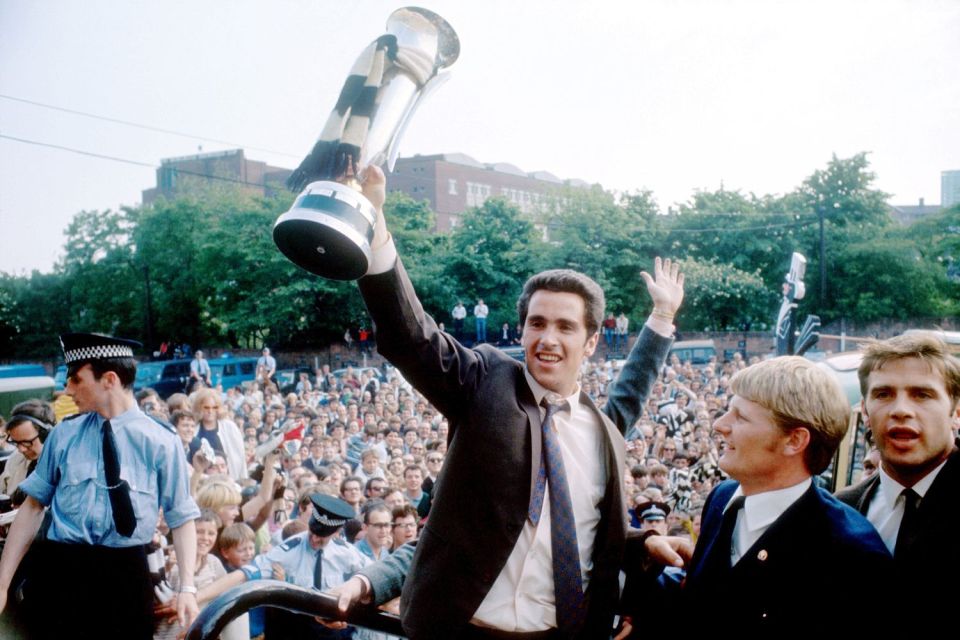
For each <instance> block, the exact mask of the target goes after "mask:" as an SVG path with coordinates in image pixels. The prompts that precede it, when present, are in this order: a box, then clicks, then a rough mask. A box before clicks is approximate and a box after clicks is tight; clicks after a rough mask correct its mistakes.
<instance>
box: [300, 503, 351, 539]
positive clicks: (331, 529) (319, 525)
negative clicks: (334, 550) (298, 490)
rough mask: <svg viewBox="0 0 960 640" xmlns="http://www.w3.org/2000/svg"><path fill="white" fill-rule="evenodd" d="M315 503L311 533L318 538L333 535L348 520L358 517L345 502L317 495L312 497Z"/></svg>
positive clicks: (310, 524) (310, 523)
mask: <svg viewBox="0 0 960 640" xmlns="http://www.w3.org/2000/svg"><path fill="white" fill-rule="evenodd" d="M310 501H311V502H312V503H313V515H311V516H310V522H309V525H308V526H309V527H310V531H311V532H313V533H314V534H315V535H318V536H329V535H333V534H334V533H335V532H336V531H337V529H339V528H340V527H342V526H343V525H344V524H346V522H347V520H350V519H351V518H354V517H356V513H355V512H354V510H353V507H351V506H350V505H349V504H347V502H346V501H345V500H341V499H340V498H335V497H334V496H327V495H323V494H320V493H315V494H313V495H312V496H310Z"/></svg>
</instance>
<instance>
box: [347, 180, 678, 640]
mask: <svg viewBox="0 0 960 640" xmlns="http://www.w3.org/2000/svg"><path fill="white" fill-rule="evenodd" d="M364 194H365V195H366V196H367V198H368V199H370V201H371V202H372V203H373V204H374V205H375V207H376V208H377V209H378V210H379V209H380V208H381V206H382V203H383V199H384V196H383V194H384V182H383V178H382V174H381V173H380V172H379V171H378V170H376V169H375V168H371V169H370V170H369V177H368V180H367V183H366V184H365V186H364ZM371 244H372V247H373V256H372V260H371V269H370V272H369V273H368V275H367V276H365V277H364V278H363V279H361V280H360V283H359V284H360V291H361V293H362V294H363V297H364V301H365V302H366V304H367V308H368V310H369V312H370V315H371V317H372V318H373V319H374V322H375V325H376V330H377V343H378V348H379V349H380V352H381V353H382V354H384V355H385V356H386V357H387V358H388V359H389V360H390V361H391V362H392V363H393V364H394V365H395V366H396V367H397V368H398V369H399V370H400V371H401V372H402V373H403V375H404V376H405V377H406V379H407V380H409V381H410V382H412V383H413V384H414V386H416V387H417V389H418V390H419V391H420V392H421V393H423V394H424V396H425V397H426V398H427V399H428V400H429V401H430V402H431V403H433V405H434V406H436V407H437V408H438V409H439V410H440V411H441V412H442V413H443V414H444V415H445V416H446V417H447V418H448V419H449V421H450V435H449V442H450V445H449V449H448V451H447V454H446V459H445V462H444V466H443V470H442V472H441V474H440V477H439V478H438V480H437V485H436V487H435V495H434V502H433V506H432V509H431V513H430V518H429V521H428V523H427V525H426V527H425V528H424V530H423V532H422V533H421V536H420V540H419V542H418V545H417V548H416V552H415V554H414V556H413V559H412V563H413V567H412V570H411V574H410V579H409V580H407V581H406V582H405V583H404V584H403V593H402V599H401V610H402V612H403V624H404V629H405V631H406V633H407V634H408V636H409V637H410V638H412V639H414V640H421V639H424V638H438V639H439V638H443V639H448V638H487V637H497V638H501V637H510V636H509V635H503V634H504V633H507V634H510V633H520V634H525V633H536V634H540V635H538V636H537V637H544V638H584V639H587V638H602V637H606V636H608V635H609V634H610V630H611V627H612V622H613V616H614V610H615V608H616V605H617V601H618V580H617V577H618V572H619V568H620V561H621V555H622V551H623V545H624V539H625V514H626V512H625V505H624V500H623V497H622V486H623V482H622V474H623V472H624V460H625V451H624V441H623V435H622V434H623V431H624V430H625V429H626V427H628V426H630V425H629V424H627V421H628V420H630V419H631V418H635V417H636V416H638V415H639V414H640V407H641V403H642V401H643V400H644V398H645V397H646V393H647V390H648V389H649V387H650V385H651V384H652V382H653V381H654V380H655V378H656V375H657V371H658V369H659V367H660V365H661V364H662V362H663V360H664V357H665V355H666V353H667V350H668V349H669V345H670V342H671V341H670V338H669V337H668V336H670V335H671V334H672V331H673V327H672V318H673V314H674V313H675V311H676V309H677V307H678V306H679V304H680V301H681V299H682V295H683V293H682V292H683V288H682V285H683V282H682V276H679V275H678V270H677V267H676V265H672V266H671V265H670V263H669V261H667V262H666V263H665V264H661V262H660V260H659V259H658V260H657V269H656V278H652V277H651V276H649V275H648V274H643V276H644V279H645V281H646V283H647V287H648V291H649V292H650V293H651V296H652V297H653V301H654V305H655V309H654V312H653V314H652V316H651V319H650V320H649V321H648V327H647V328H646V329H645V331H644V332H643V333H642V334H641V336H640V338H639V339H638V344H637V346H635V348H634V351H633V353H632V354H631V358H630V360H629V361H628V363H627V365H626V366H625V367H624V372H623V373H622V374H621V377H620V379H619V380H618V382H617V384H616V385H614V388H613V389H612V390H611V392H610V395H609V399H608V403H607V406H606V407H605V411H606V414H604V413H601V412H600V411H599V410H598V409H597V407H596V406H595V405H594V404H593V403H592V401H590V399H589V398H587V397H586V396H585V395H584V394H582V393H580V391H579V385H578V383H577V377H578V374H579V370H580V366H581V364H582V363H583V361H584V360H585V359H586V358H588V357H589V356H590V355H592V354H593V352H594V349H595V348H596V344H597V339H598V333H597V331H598V328H599V325H600V321H601V319H602V317H603V310H604V309H603V307H604V298H603V291H602V290H601V289H600V287H599V286H598V285H597V284H596V283H595V282H593V281H592V280H590V279H589V278H587V277H586V276H583V275H582V274H578V273H575V272H571V271H566V270H560V271H551V272H545V273H543V274H538V275H537V276H534V277H533V278H531V279H530V280H529V281H528V282H527V284H526V285H525V287H524V291H523V293H522V294H521V297H520V300H519V301H518V304H517V307H518V312H519V316H520V321H521V324H522V326H523V335H522V341H521V344H522V345H523V347H524V352H525V358H526V365H525V366H524V365H522V364H520V363H519V362H517V361H516V360H514V359H513V358H510V357H509V356H507V355H505V354H503V353H502V352H501V351H500V350H498V349H495V348H493V347H490V346H488V345H482V346H479V347H478V348H476V349H467V348H465V347H464V346H463V345H461V344H460V343H458V342H457V341H456V340H455V339H453V337H451V336H450V335H449V334H446V333H443V332H441V331H440V330H439V329H438V328H437V325H436V324H435V323H434V321H433V319H432V318H430V317H429V316H428V315H427V314H426V313H425V312H424V310H423V308H422V307H421V305H420V302H419V301H418V300H417V297H416V294H415V293H414V290H413V286H412V285H411V283H410V281H409V279H408V278H407V276H406V273H405V271H404V269H403V266H402V264H401V263H400V261H399V260H398V259H397V257H396V252H395V249H394V248H393V243H392V240H390V237H389V234H387V232H386V227H385V225H384V223H383V217H382V215H379V216H378V220H377V224H376V231H375V236H374V240H373V242H372V243H371ZM548 398H555V403H556V405H557V406H560V407H561V408H560V409H559V410H556V409H555V408H551V409H550V410H549V411H550V412H551V413H550V414H549V415H550V417H549V418H547V417H546V416H547V415H548V414H547V411H548V409H547V408H546V407H545V406H543V405H541V401H542V400H544V399H548ZM608 416H612V417H613V418H614V420H611V418H610V417H608ZM615 422H616V426H615V424H614V423H615ZM544 424H546V425H547V426H546V428H543V426H544ZM551 425H552V426H551ZM558 458H559V459H558ZM561 460H562V464H561V462H560V461H561ZM560 467H562V473H561V475H555V471H556V470H557V469H558V468H560ZM567 479H569V483H568V482H567ZM564 494H566V504H564V498H563V495H564ZM558 505H559V506H558ZM541 515H542V517H541ZM559 518H566V520H558V519H559ZM558 522H559V523H560V524H558ZM554 533H557V534H559V533H564V534H565V535H566V536H567V537H568V540H569V537H573V536H575V537H574V538H573V539H574V541H575V543H574V545H573V547H572V550H571V547H563V546H561V547H555V546H554V545H558V544H559V545H563V544H564V543H562V542H557V538H558V537H559V536H554V535H552V534H554ZM554 548H561V549H562V550H564V553H560V554H555V553H553V549H554ZM555 559H556V560H558V562H559V561H560V560H562V561H565V562H566V565H565V566H564V570H566V571H569V572H570V573H569V574H564V573H562V572H561V573H560V574H558V575H560V576H561V578H560V580H555V579H554V578H555V572H556V571H557V570H558V569H557V563H555V562H554V560H555ZM574 573H575V574H576V577H577V581H576V582H573V583H571V582H568V581H567V579H568V578H569V577H570V575H572V574H574ZM561 585H562V589H561ZM571 585H572V586H571Z"/></svg>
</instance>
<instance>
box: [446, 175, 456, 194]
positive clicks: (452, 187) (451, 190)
mask: <svg viewBox="0 0 960 640" xmlns="http://www.w3.org/2000/svg"><path fill="white" fill-rule="evenodd" d="M447 183H448V185H449V186H448V189H447V193H449V194H450V195H452V196H455V195H457V181H456V180H455V179H453V178H450V179H449V180H447Z"/></svg>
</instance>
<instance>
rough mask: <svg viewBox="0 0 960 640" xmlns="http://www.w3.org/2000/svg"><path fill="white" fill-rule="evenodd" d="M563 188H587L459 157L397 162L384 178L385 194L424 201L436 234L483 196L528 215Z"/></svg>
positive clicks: (451, 225)
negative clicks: (401, 194) (433, 215)
mask: <svg viewBox="0 0 960 640" xmlns="http://www.w3.org/2000/svg"><path fill="white" fill-rule="evenodd" d="M564 186H573V187H585V186H588V185H587V183H586V182H584V181H582V180H576V179H574V180H561V179H560V178H558V177H556V176H555V175H553V174H552V173H549V172H547V171H535V172H532V173H525V172H524V171H522V170H520V169H519V168H517V167H516V166H514V165H512V164H508V163H505V162H501V163H496V164H483V163H481V162H477V161H476V160H474V159H473V158H471V157H470V156H468V155H465V154H462V153H446V154H436V155H429V156H421V155H415V156H413V157H410V158H398V159H397V162H396V165H395V166H394V169H393V171H392V172H390V173H389V174H388V175H387V187H388V189H389V190H390V191H402V192H404V193H406V194H407V195H409V196H410V197H412V198H414V199H415V200H426V201H427V202H428V203H429V204H430V208H431V209H432V210H433V211H434V213H436V216H437V231H449V230H450V229H452V228H454V227H456V226H457V224H458V223H459V221H460V214H462V213H463V211H464V210H465V209H468V208H470V207H478V206H480V205H482V204H483V203H484V201H485V200H486V199H487V198H490V197H493V196H500V197H503V198H506V199H507V200H509V201H510V202H512V203H513V204H515V205H516V206H517V207H519V208H520V210H521V211H524V212H531V211H533V210H535V209H536V207H537V206H538V205H539V204H540V203H541V202H542V201H543V198H544V197H545V196H547V195H548V194H550V193H551V192H553V191H556V190H558V189H559V188H561V187H564Z"/></svg>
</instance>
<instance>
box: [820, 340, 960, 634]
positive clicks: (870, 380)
mask: <svg viewBox="0 0 960 640" xmlns="http://www.w3.org/2000/svg"><path fill="white" fill-rule="evenodd" d="M858 375H859V377H860V390H861V393H862V394H863V400H862V401H861V406H862V408H863V418H864V421H865V422H866V423H867V425H868V426H869V427H870V431H871V432H872V433H873V441H874V443H875V445H876V447H877V449H878V450H879V452H880V470H879V472H877V473H875V474H874V475H872V476H871V477H870V478H868V479H867V480H866V481H864V482H861V483H860V484H858V485H856V486H854V487H851V488H849V489H845V490H844V491H841V492H840V493H838V494H837V497H838V498H839V499H840V500H842V501H843V502H846V503H847V504H849V505H851V506H853V507H855V508H856V509H857V510H859V511H860V513H862V514H864V515H865V516H866V517H867V519H868V520H869V521H870V522H871V523H872V524H873V526H874V527H876V529H877V531H878V532H879V534H880V537H881V538H883V541H884V543H885V544H886V545H887V548H888V549H889V550H890V551H891V553H893V559H894V564H895V565H896V572H895V575H896V577H897V579H898V582H899V583H900V584H901V585H904V586H906V587H907V588H909V589H910V592H911V595H912V597H914V598H917V599H918V601H922V602H923V603H924V606H925V607H927V606H929V607H930V609H929V610H930V611H931V616H933V615H934V614H933V613H932V612H934V611H938V612H941V613H946V612H947V611H948V609H947V608H946V607H948V606H950V604H952V603H953V602H954V601H955V600H956V597H955V595H956V593H955V590H953V589H949V588H943V587H942V580H943V578H944V576H952V575H955V574H956V573H957V571H960V545H958V544H956V537H957V534H958V533H960V506H958V505H960V502H958V501H960V449H958V445H957V441H956V439H955V438H956V435H957V434H956V430H955V427H956V425H957V419H958V415H960V411H958V401H960V363H958V362H957V359H956V358H955V357H953V356H952V355H951V354H950V352H949V351H948V350H947V346H946V345H945V344H944V343H943V342H942V341H941V340H940V339H939V338H938V337H936V336H935V335H933V334H929V333H916V334H907V335H902V336H897V337H895V338H891V339H889V340H884V341H881V342H874V343H871V344H869V345H867V347H866V348H865V350H864V356H863V361H862V362H861V364H860V368H859V371H858ZM916 618H922V616H916V617H914V616H911V623H910V624H916V623H917V620H916ZM930 620H931V622H930V623H928V624H933V622H932V621H933V620H934V618H933V617H931V618H930ZM921 624H922V623H921Z"/></svg>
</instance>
